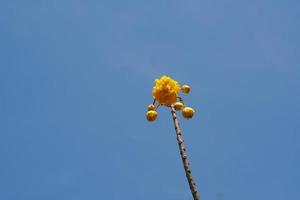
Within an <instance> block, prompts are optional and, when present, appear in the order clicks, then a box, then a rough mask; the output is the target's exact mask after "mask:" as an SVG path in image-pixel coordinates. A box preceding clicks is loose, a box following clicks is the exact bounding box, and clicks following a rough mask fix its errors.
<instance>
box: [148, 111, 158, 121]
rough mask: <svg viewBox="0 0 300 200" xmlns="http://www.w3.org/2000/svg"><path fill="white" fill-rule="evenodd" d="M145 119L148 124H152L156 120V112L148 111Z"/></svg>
mask: <svg viewBox="0 0 300 200" xmlns="http://www.w3.org/2000/svg"><path fill="white" fill-rule="evenodd" d="M146 118H147V120H148V121H149V122H153V121H155V120H156V118H157V112H156V111H155V110H150V111H148V112H147V113H146Z"/></svg>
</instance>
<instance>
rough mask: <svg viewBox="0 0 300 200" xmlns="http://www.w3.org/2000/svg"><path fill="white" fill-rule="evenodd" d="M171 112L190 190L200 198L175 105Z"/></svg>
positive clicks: (194, 196) (195, 198)
mask: <svg viewBox="0 0 300 200" xmlns="http://www.w3.org/2000/svg"><path fill="white" fill-rule="evenodd" d="M171 113H172V116H173V121H174V125H175V131H176V137H177V142H178V146H179V151H180V155H181V159H182V163H183V167H184V171H185V175H186V178H187V180H188V183H189V186H190V190H191V192H192V195H193V198H194V200H200V196H199V193H198V191H197V186H196V183H195V181H194V178H193V175H192V170H191V167H190V163H189V160H188V157H187V153H186V148H185V144H184V141H183V137H182V133H181V130H180V127H179V122H178V119H177V115H176V110H175V108H174V107H173V106H171Z"/></svg>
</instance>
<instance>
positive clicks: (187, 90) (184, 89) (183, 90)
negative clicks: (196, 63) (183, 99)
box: [181, 85, 191, 94]
mask: <svg viewBox="0 0 300 200" xmlns="http://www.w3.org/2000/svg"><path fill="white" fill-rule="evenodd" d="M181 91H182V92H183V93H185V94H188V93H189V92H190V91H191V87H190V86H188V85H183V86H182V87H181Z"/></svg>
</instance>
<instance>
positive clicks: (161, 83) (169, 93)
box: [152, 76, 180, 106]
mask: <svg viewBox="0 0 300 200" xmlns="http://www.w3.org/2000/svg"><path fill="white" fill-rule="evenodd" d="M179 91H180V86H179V84H178V82H177V81H175V80H173V79H172V78H170V77H168V76H162V77H161V78H160V79H156V80H155V86H154V87H153V90H152V95H153V98H154V99H155V100H157V101H158V103H159V104H163V105H166V106H171V105H172V104H173V103H175V102H176V100H177V95H178V93H179Z"/></svg>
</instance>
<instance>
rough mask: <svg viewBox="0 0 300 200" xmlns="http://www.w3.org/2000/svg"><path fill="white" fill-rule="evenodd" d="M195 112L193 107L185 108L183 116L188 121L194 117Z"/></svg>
mask: <svg viewBox="0 0 300 200" xmlns="http://www.w3.org/2000/svg"><path fill="white" fill-rule="evenodd" d="M194 113H195V110H194V109H193V108H191V107H185V108H184V109H183V110H182V116H183V117H184V118H187V119H191V118H192V117H193V116H194Z"/></svg>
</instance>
